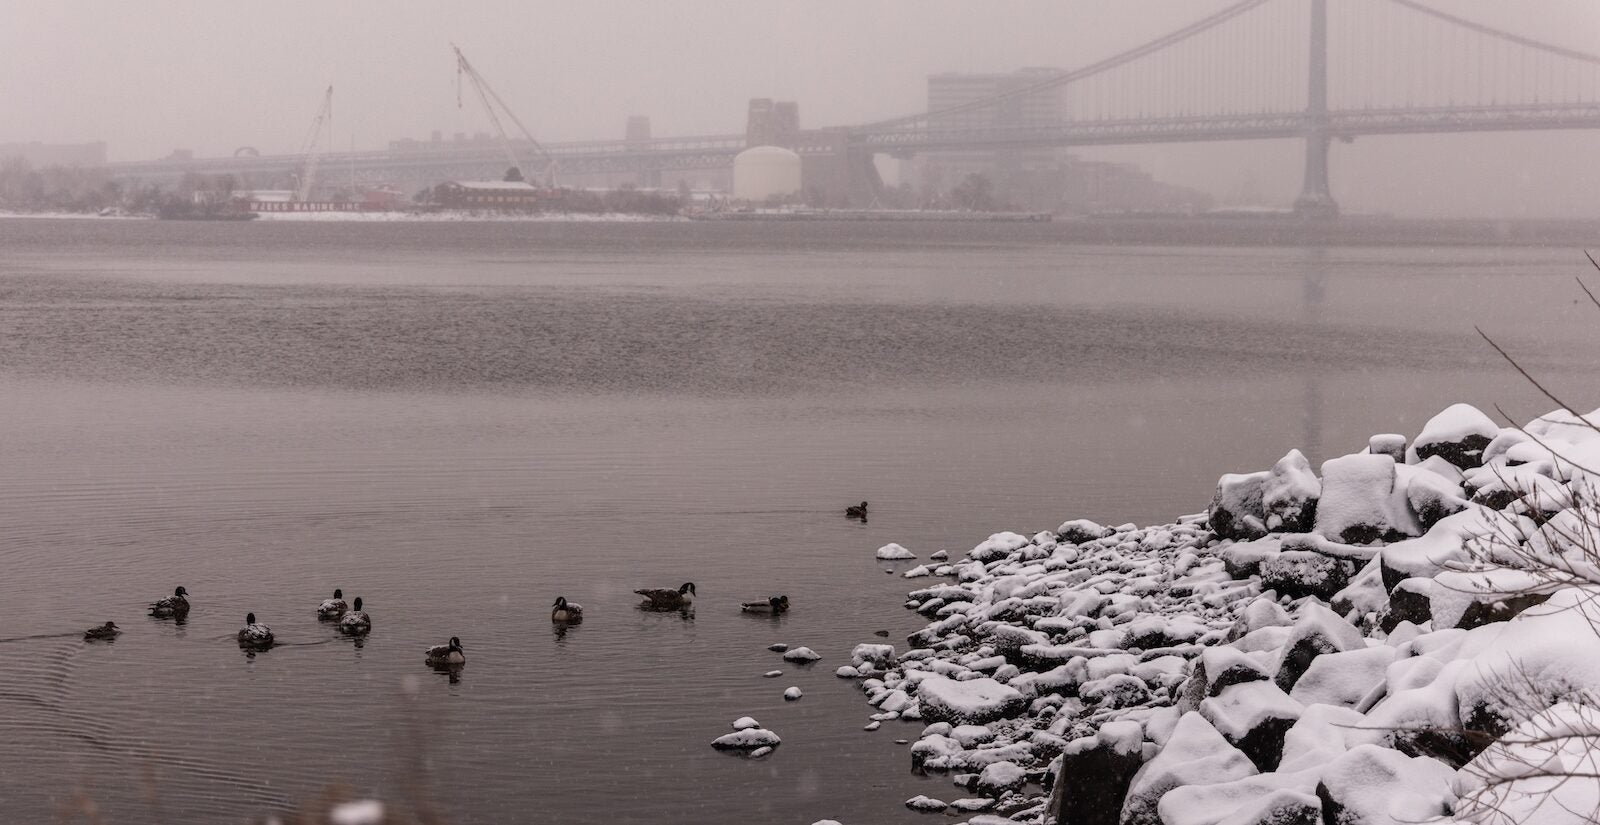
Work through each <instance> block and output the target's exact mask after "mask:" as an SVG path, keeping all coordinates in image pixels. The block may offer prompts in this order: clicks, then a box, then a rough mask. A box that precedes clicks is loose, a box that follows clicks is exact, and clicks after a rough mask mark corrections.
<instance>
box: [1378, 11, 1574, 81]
mask: <svg viewBox="0 0 1600 825" xmlns="http://www.w3.org/2000/svg"><path fill="white" fill-rule="evenodd" d="M1389 2H1391V3H1394V4H1395V5H1398V6H1404V7H1406V8H1408V9H1411V10H1412V11H1417V12H1421V13H1423V14H1426V15H1429V16H1431V17H1436V18H1438V19H1440V20H1443V21H1445V22H1447V23H1453V24H1455V25H1457V26H1462V27H1464V28H1468V29H1471V30H1472V31H1475V32H1478V33H1479V34H1487V35H1490V36H1491V37H1498V38H1500V39H1501V40H1507V41H1510V42H1512V43H1515V44H1517V45H1519V46H1526V47H1528V48H1530V49H1538V50H1540V51H1545V52H1549V53H1551V54H1555V55H1559V56H1561V57H1566V58H1570V59H1572V60H1581V61H1583V62H1585V63H1594V64H1596V65H1600V56H1597V55H1592V54H1589V53H1587V52H1580V51H1577V50H1575V49H1568V48H1565V47H1563V46H1557V45H1554V44H1551V43H1545V42H1543V41H1540V40H1534V39H1533V38H1531V37H1523V36H1522V35H1520V34H1512V33H1511V32H1508V31H1503V30H1501V29H1497V28H1494V27H1493V26H1486V25H1484V24H1482V23H1476V22H1473V21H1471V20H1468V19H1466V18H1464V17H1457V16H1455V15H1453V14H1450V13H1449V12H1444V11H1440V10H1438V9H1436V8H1433V7H1431V6H1427V5H1424V4H1422V3H1419V2H1417V0H1389Z"/></svg>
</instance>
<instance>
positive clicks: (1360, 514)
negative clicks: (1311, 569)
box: [1315, 454, 1421, 544]
mask: <svg viewBox="0 0 1600 825" xmlns="http://www.w3.org/2000/svg"><path fill="white" fill-rule="evenodd" d="M1315 529H1316V532H1317V533H1318V534H1319V535H1322V536H1324V537H1326V538H1328V539H1330V540H1332V541H1336V542H1341V543H1345V544H1371V543H1373V542H1376V541H1396V540H1398V539H1402V538H1404V537H1406V536H1415V535H1419V534H1420V533H1421V527H1420V525H1418V524H1417V521H1416V517H1415V516H1413V515H1412V513H1411V509H1410V505H1409V504H1408V503H1407V502H1406V499H1405V491H1404V490H1401V491H1400V492H1399V493H1398V495H1397V494H1396V487H1395V463H1394V459H1392V458H1390V457H1388V456H1386V455H1370V454H1369V455H1347V456H1344V457H1342V458H1333V459H1329V460H1327V461H1325V462H1323V463H1322V498H1321V500H1319V501H1318V503H1317V523H1316V528H1315Z"/></svg>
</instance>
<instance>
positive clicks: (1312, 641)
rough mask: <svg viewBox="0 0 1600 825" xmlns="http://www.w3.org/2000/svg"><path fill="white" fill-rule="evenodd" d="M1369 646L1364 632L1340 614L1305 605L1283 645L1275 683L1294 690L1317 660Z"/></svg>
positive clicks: (1312, 604) (1316, 605) (1318, 606)
mask: <svg viewBox="0 0 1600 825" xmlns="http://www.w3.org/2000/svg"><path fill="white" fill-rule="evenodd" d="M1366 646H1367V642H1366V639H1365V638H1363V637H1362V636H1361V632H1360V631H1358V630H1356V629H1355V627H1354V626H1352V625H1351V624H1350V623H1349V622H1347V621H1345V620H1344V619H1342V618H1340V617H1339V615H1338V614H1337V613H1334V612H1333V611H1332V610H1329V609H1328V608H1326V607H1323V606H1322V605H1320V604H1318V603H1316V602H1306V603H1304V604H1302V605H1301V606H1300V615H1299V617H1298V618H1297V619H1296V620H1295V624H1294V629H1293V630H1292V631H1291V632H1290V634H1289V639H1288V641H1287V642H1286V643H1285V644H1284V647H1283V656H1282V658H1281V659H1280V660H1279V662H1278V669H1277V675H1276V676H1274V677H1273V681H1274V682H1276V683H1277V685H1278V687H1279V688H1280V689H1282V690H1283V691H1285V692H1288V691H1291V690H1293V689H1294V686H1295V683H1296V682H1298V681H1300V677H1301V676H1303V675H1304V674H1305V672H1306V670H1307V669H1308V668H1310V667H1311V661H1312V660H1313V659H1315V658H1316V657H1318V656H1321V655H1322V654H1324V653H1337V652H1339V651H1343V650H1362V649H1365V648H1366Z"/></svg>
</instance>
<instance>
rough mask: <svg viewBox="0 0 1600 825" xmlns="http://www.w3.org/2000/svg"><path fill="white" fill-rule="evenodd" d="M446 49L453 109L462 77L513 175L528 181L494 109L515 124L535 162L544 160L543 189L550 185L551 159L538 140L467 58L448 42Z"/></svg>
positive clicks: (458, 102)
mask: <svg viewBox="0 0 1600 825" xmlns="http://www.w3.org/2000/svg"><path fill="white" fill-rule="evenodd" d="M450 48H452V49H455V52H456V106H457V107H458V108H459V107H460V106H461V78H462V77H466V78H467V80H469V81H471V82H472V89H473V91H475V92H477V94H478V100H479V102H481V103H482V104H483V111H484V112H485V113H486V114H488V116H489V122H490V123H491V124H492V125H493V126H494V130H495V132H496V134H497V135H498V136H499V138H500V149H501V151H503V152H505V153H506V160H507V161H509V162H510V163H511V166H512V168H514V169H516V170H517V174H518V175H521V176H522V179H523V180H527V179H528V178H527V170H525V169H523V168H522V163H521V162H520V161H518V160H517V154H516V152H515V151H514V150H513V149H512V148H511V138H510V136H508V135H507V134H506V128H505V126H504V124H502V123H501V122H500V115H499V114H498V113H497V112H496V111H495V109H496V106H498V107H499V111H501V112H504V113H505V115H506V117H508V118H511V122H512V123H514V124H516V127H517V130H518V131H520V132H521V133H522V137H523V139H524V140H526V141H527V142H528V145H530V146H532V147H533V150H534V151H535V152H536V153H538V156H539V159H540V160H543V161H544V173H545V186H554V185H555V168H556V162H555V158H553V157H551V156H550V153H549V152H547V151H545V148H544V147H543V146H541V145H540V144H539V141H537V140H535V139H534V137H533V134H532V133H531V132H529V131H528V127H526V126H524V125H522V120H521V119H519V118H518V117H517V115H516V113H515V112H513V111H511V107H509V106H507V105H506V102H505V101H504V100H501V99H500V95H498V94H496V93H495V91H494V88H493V87H491V86H490V85H489V81H487V80H485V79H484V78H483V75H481V74H478V70H477V69H474V68H473V67H472V64H471V63H470V62H468V61H467V56H466V55H465V54H463V53H462V52H461V47H460V46H457V45H455V44H454V43H452V44H450ZM491 101H492V102H491Z"/></svg>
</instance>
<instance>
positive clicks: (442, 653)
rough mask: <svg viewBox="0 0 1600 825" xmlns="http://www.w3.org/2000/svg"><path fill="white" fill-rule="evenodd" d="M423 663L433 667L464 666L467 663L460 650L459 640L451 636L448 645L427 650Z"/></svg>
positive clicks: (465, 655)
mask: <svg viewBox="0 0 1600 825" xmlns="http://www.w3.org/2000/svg"><path fill="white" fill-rule="evenodd" d="M424 661H425V662H426V663H427V664H429V665H432V666H433V667H449V666H451V665H464V664H466V663H467V654H466V652H464V651H463V650H462V649H461V640H460V639H457V638H456V637H454V636H451V637H450V643H449V644H444V645H434V646H433V647H430V648H428V652H427V659H425V660H424Z"/></svg>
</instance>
